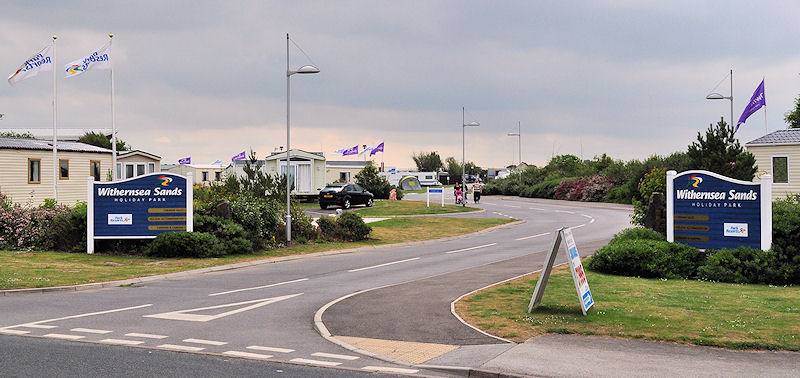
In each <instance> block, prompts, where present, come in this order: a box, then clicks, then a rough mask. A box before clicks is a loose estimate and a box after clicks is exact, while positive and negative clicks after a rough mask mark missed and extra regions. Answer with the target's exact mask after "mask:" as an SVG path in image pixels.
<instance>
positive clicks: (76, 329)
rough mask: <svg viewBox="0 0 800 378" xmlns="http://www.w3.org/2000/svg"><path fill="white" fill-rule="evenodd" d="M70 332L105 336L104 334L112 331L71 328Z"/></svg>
mask: <svg viewBox="0 0 800 378" xmlns="http://www.w3.org/2000/svg"><path fill="white" fill-rule="evenodd" d="M70 331H72V332H83V333H94V334H98V335H105V334H106V333H111V332H113V331H107V330H104V329H91V328H73V329H71V330H70Z"/></svg>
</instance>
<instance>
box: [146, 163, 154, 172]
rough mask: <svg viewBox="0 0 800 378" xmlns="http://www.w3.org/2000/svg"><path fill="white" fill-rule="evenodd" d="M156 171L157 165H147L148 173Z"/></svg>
mask: <svg viewBox="0 0 800 378" xmlns="http://www.w3.org/2000/svg"><path fill="white" fill-rule="evenodd" d="M155 171H156V163H147V173H153V172H155Z"/></svg>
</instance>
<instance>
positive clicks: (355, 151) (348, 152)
mask: <svg viewBox="0 0 800 378" xmlns="http://www.w3.org/2000/svg"><path fill="white" fill-rule="evenodd" d="M347 155H358V145H355V146H353V147H351V148H348V149H346V150H344V151H342V156H347Z"/></svg>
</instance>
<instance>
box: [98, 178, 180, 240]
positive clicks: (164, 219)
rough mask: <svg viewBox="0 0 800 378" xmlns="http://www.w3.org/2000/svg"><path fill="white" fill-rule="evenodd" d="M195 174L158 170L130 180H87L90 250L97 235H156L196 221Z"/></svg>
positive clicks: (106, 236)
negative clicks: (194, 217) (194, 211)
mask: <svg viewBox="0 0 800 378" xmlns="http://www.w3.org/2000/svg"><path fill="white" fill-rule="evenodd" d="M192 182H193V181H192V174H191V173H189V174H188V175H187V176H186V177H184V176H181V175H175V174H169V173H163V172H157V173H152V174H148V175H144V176H139V177H135V178H132V179H128V180H121V181H112V182H95V181H94V178H92V177H89V178H88V181H87V194H88V195H87V203H86V223H87V224H86V253H89V254H91V253H94V241H95V240H96V239H153V238H155V237H156V236H158V235H159V234H162V233H164V232H175V231H189V232H192V225H193V209H192V203H193V200H194V198H193V193H192Z"/></svg>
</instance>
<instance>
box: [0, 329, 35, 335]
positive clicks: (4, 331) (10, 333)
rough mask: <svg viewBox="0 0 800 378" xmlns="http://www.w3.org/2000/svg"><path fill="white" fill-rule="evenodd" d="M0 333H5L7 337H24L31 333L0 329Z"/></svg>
mask: <svg viewBox="0 0 800 378" xmlns="http://www.w3.org/2000/svg"><path fill="white" fill-rule="evenodd" d="M0 333H7V334H9V335H24V334H26V333H31V331H22V330H18V329H0Z"/></svg>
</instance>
